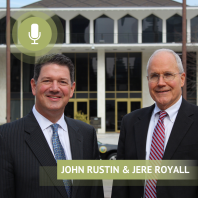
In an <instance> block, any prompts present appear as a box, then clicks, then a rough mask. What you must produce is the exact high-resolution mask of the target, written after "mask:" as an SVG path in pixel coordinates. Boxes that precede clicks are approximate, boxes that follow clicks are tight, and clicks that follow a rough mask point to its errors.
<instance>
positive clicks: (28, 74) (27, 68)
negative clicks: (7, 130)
mask: <svg viewBox="0 0 198 198" xmlns="http://www.w3.org/2000/svg"><path fill="white" fill-rule="evenodd" d="M27 62H29V63H27ZM34 62H35V57H33V56H27V55H25V54H23V116H25V115H27V114H28V113H29V112H30V111H31V109H32V107H33V105H34V102H35V99H34V95H33V94H32V89H31V84H30V80H31V79H32V78H33V76H34Z"/></svg>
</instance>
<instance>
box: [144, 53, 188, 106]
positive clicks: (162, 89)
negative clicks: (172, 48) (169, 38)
mask: <svg viewBox="0 0 198 198" xmlns="http://www.w3.org/2000/svg"><path fill="white" fill-rule="evenodd" d="M167 72H168V73H173V74H175V73H179V68H178V66H177V62H176V60H175V57H174V56H173V55H172V54H171V53H169V52H159V53H157V54H156V55H155V56H154V57H153V58H152V59H151V61H150V65H149V67H148V75H151V74H153V73H157V74H164V73H167ZM184 82H185V73H182V74H176V75H175V78H174V79H173V80H171V81H168V82H165V81H164V79H163V76H162V75H160V78H159V81H157V82H150V81H148V86H149V91H150V95H151V97H152V98H153V100H154V101H155V102H156V103H157V106H158V107H159V108H160V109H161V110H165V109H167V108H169V107H170V106H172V105H173V104H175V103H176V102H177V101H178V100H179V98H180V96H181V94H182V91H181V87H183V86H184Z"/></svg>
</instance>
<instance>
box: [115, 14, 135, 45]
mask: <svg viewBox="0 0 198 198" xmlns="http://www.w3.org/2000/svg"><path fill="white" fill-rule="evenodd" d="M137 42H138V20H137V19H136V18H134V17H132V16H130V15H128V14H127V15H126V16H124V17H122V18H121V19H119V20H118V43H137Z"/></svg>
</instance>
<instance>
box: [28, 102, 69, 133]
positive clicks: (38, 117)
mask: <svg viewBox="0 0 198 198" xmlns="http://www.w3.org/2000/svg"><path fill="white" fill-rule="evenodd" d="M32 112H33V114H34V116H35V118H36V120H37V122H38V124H39V126H40V127H41V130H42V131H44V130H45V129H46V128H48V127H49V126H50V125H52V124H53V123H52V122H51V121H49V120H48V119H47V118H45V117H44V116H43V115H41V114H40V113H39V112H38V111H37V110H36V108H35V105H34V106H33V109H32ZM57 124H59V126H60V127H61V128H62V129H63V130H64V131H67V125H66V122H65V119H64V113H63V115H62V116H61V118H60V119H59V120H58V122H57Z"/></svg>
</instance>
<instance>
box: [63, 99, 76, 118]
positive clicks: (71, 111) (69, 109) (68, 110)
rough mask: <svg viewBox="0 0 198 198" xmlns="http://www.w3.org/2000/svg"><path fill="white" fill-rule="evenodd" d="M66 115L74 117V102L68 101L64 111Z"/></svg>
mask: <svg viewBox="0 0 198 198" xmlns="http://www.w3.org/2000/svg"><path fill="white" fill-rule="evenodd" d="M64 114H65V116H67V117H69V118H74V102H70V101H69V102H68V103H67V105H66V107H65V111H64Z"/></svg>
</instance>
